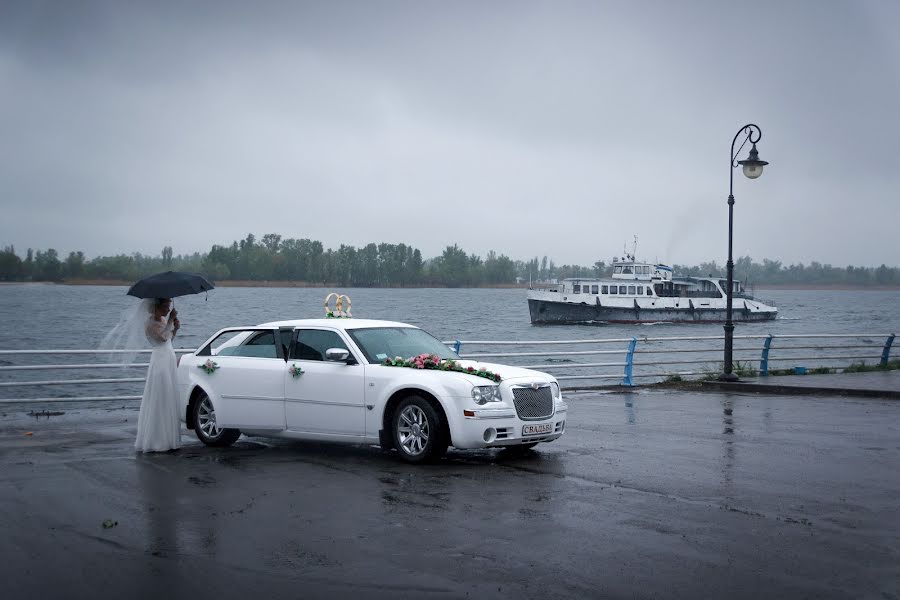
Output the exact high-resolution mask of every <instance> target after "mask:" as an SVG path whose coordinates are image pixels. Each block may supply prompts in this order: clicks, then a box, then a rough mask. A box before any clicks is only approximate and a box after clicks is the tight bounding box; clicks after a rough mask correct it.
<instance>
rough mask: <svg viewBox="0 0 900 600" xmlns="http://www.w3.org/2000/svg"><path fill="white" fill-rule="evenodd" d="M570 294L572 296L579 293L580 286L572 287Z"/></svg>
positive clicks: (577, 284)
mask: <svg viewBox="0 0 900 600" xmlns="http://www.w3.org/2000/svg"><path fill="white" fill-rule="evenodd" d="M572 293H573V294H580V293H581V284H580V283H576V284H575V285H573V286H572Z"/></svg>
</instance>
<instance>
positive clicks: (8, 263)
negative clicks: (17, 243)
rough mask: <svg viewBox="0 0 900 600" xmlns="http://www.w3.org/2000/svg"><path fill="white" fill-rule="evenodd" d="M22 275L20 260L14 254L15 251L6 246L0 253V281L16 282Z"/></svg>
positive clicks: (11, 247)
mask: <svg viewBox="0 0 900 600" xmlns="http://www.w3.org/2000/svg"><path fill="white" fill-rule="evenodd" d="M23 273H24V269H23V267H22V259H21V258H19V256H18V255H17V254H16V249H15V248H14V247H13V246H6V247H5V248H4V249H3V251H2V252H0V281H18V280H20V279H22V276H23Z"/></svg>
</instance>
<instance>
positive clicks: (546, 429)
mask: <svg viewBox="0 0 900 600" xmlns="http://www.w3.org/2000/svg"><path fill="white" fill-rule="evenodd" d="M551 431H553V424H552V423H541V424H540V425H523V426H522V435H540V434H542V433H550V432H551Z"/></svg>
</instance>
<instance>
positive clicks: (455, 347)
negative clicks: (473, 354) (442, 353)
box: [453, 340, 462, 354]
mask: <svg viewBox="0 0 900 600" xmlns="http://www.w3.org/2000/svg"><path fill="white" fill-rule="evenodd" d="M460 348H462V342H461V341H459V340H456V342H454V344H453V351H454V352H456V353H457V354H459V349H460Z"/></svg>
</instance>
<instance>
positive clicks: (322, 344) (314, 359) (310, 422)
mask: <svg viewBox="0 0 900 600" xmlns="http://www.w3.org/2000/svg"><path fill="white" fill-rule="evenodd" d="M329 348H343V349H345V350H347V351H348V352H350V356H351V357H354V355H353V353H352V351H351V350H350V349H349V347H348V345H347V343H346V342H345V341H344V338H343V337H342V336H341V335H340V334H339V333H338V331H336V330H331V329H323V328H299V329H297V330H295V332H294V338H293V343H292V344H291V355H290V358H289V360H288V372H287V373H286V374H285V383H284V394H285V405H284V406H285V419H286V424H287V428H288V429H289V430H291V431H298V432H305V433H314V434H322V435H347V436H361V435H364V434H365V416H366V415H365V410H366V409H365V387H364V386H365V366H364V365H363V364H360V362H359V359H358V357H354V360H353V361H352V362H355V363H356V364H347V363H346V362H335V361H329V360H326V357H325V351H326V350H328V349H329Z"/></svg>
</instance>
